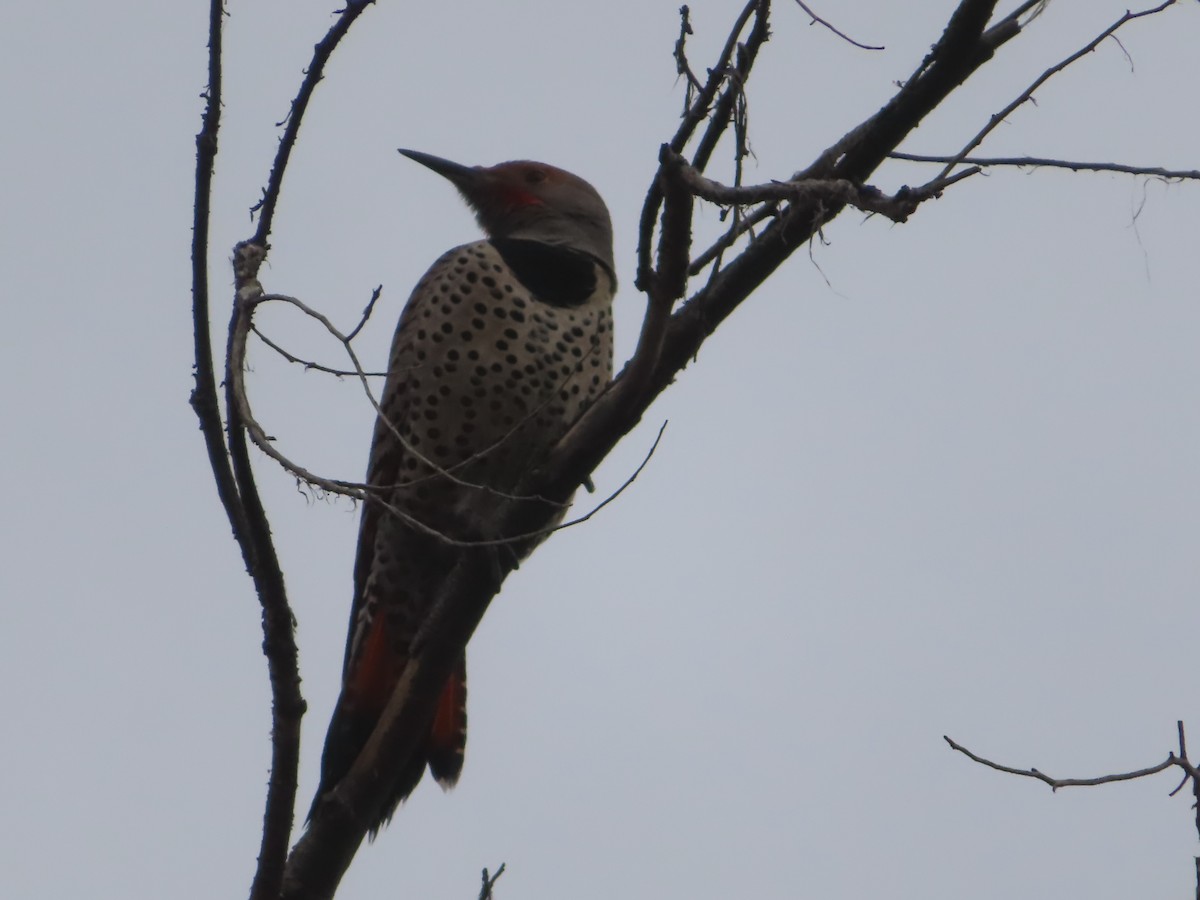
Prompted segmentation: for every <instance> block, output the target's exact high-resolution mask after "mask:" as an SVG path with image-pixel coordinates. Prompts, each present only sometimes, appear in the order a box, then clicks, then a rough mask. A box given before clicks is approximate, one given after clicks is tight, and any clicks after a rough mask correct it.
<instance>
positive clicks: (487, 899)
mask: <svg viewBox="0 0 1200 900" xmlns="http://www.w3.org/2000/svg"><path fill="white" fill-rule="evenodd" d="M503 874H504V863H500V868H498V869H497V870H496V874H495V875H493V876H492V877H491V878H489V877H488V870H487V869H484V870H483V885H482V886H481V887H480V888H479V900H492V896H493V895H492V889H493V888H495V887H496V880H497V879H499V877H500V876H501V875H503Z"/></svg>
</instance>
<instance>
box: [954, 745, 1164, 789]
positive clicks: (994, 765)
mask: <svg viewBox="0 0 1200 900" xmlns="http://www.w3.org/2000/svg"><path fill="white" fill-rule="evenodd" d="M942 738H943V740H945V742H946V743H947V744H949V745H950V747H951V749H953V750H957V751H958V752H959V753H961V754H962V755H963V756H965V757H967V758H968V759H970V760H972V761H973V762H977V763H979V764H980V765H983V766H987V767H988V768H989V769H995V770H996V771H997V772H1007V773H1008V774H1010V775H1021V776H1023V777H1025V778H1036V779H1037V780H1038V781H1041V782H1044V783H1045V784H1048V785H1049V786H1050V789H1051V790H1055V791H1057V790H1058V789H1059V788H1064V787H1094V786H1096V785H1098V784H1112V783H1114V782H1117V781H1133V780H1134V779H1137V778H1145V777H1146V776H1148V775H1157V774H1158V773H1159V772H1164V771H1166V770H1167V769H1169V768H1171V767H1172V766H1177V765H1179V762H1180V760H1179V757H1178V756H1176V755H1175V754H1174V753H1168V754H1167V758H1166V759H1164V760H1163V761H1162V762H1160V763H1159V764H1158V765H1154V766H1148V767H1146V768H1145V769H1136V770H1134V771H1132V772H1117V773H1114V774H1112V775H1100V776H1098V777H1096V778H1051V777H1050V776H1049V775H1047V774H1046V773H1045V772H1039V771H1038V770H1037V769H1015V768H1013V767H1012V766H1006V765H1002V764H1001V763H998V762H992V761H991V760H990V759H984V758H983V757H982V756H977V755H976V754H974V753H972V752H971V751H970V750H968V749H967V748H966V747H964V746H962V745H961V744H959V743H956V742H955V741H953V740H951V739H950V738H949V737H947V736H945V735H943V736H942Z"/></svg>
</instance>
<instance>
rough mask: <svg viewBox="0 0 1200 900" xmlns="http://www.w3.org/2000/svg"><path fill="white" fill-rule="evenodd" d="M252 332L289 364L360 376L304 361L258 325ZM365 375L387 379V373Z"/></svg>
mask: <svg viewBox="0 0 1200 900" xmlns="http://www.w3.org/2000/svg"><path fill="white" fill-rule="evenodd" d="M250 330H251V331H252V332H254V333H255V334H256V335H258V339H259V340H260V341H262V342H263V343H264V344H266V345H267V346H268V347H270V348H271V349H272V350H274V351H275V352H276V353H278V354H279V355H280V356H282V357H283V358H284V359H286V360H287V361H288V362H290V363H295V364H296V365H299V366H303V367H304V368H305V369H306V370H307V369H311V370H312V371H314V372H323V373H325V374H326V375H336V376H337V377H339V378H346V377H352V376H357V375H358V373H357V372H355V371H354V370H353V369H335V368H332V367H331V366H326V365H322V364H321V363H319V362H313V361H312V360H311V359H302V358H301V357H299V356H296V355H295V354H294V353H290V352H289V351H287V350H285V349H284V348H283V347H281V346H279V344H277V343H275V342H274V341H273V340H271V339H270V338H269V337H267V336H266V335H265V334H263V332H262V330H261V329H260V328H259V327H258V326H257V325H251V326H250ZM347 337H349V335H347ZM363 375H365V376H366V377H367V378H386V377H387V372H363Z"/></svg>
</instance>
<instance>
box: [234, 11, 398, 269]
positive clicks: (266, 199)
mask: <svg viewBox="0 0 1200 900" xmlns="http://www.w3.org/2000/svg"><path fill="white" fill-rule="evenodd" d="M374 2H375V0H346V5H345V7H344V8H343V9H342V10H341V12H339V13H338V17H337V21H335V22H334V23H333V26H332V27H331V28H330V29H329V31H327V32H326V33H325V37H323V38H321V40H320V42H319V43H318V44H317V45H316V47H314V48H313V55H312V59H311V60H310V61H309V63H308V67H307V68H306V69H305V70H304V80H303V81H302V82H301V83H300V90H299V91H297V93H296V97H295V99H293V100H292V105H291V107H290V108H289V109H288V114H287V115H286V116H285V117H284V119H283V121H282V122H279V123H278V124H280V125H283V126H284V129H283V134H282V135H280V137H279V147H278V149H277V150H276V151H275V161H274V162H273V163H272V164H271V174H270V175H269V176H268V178H267V186H266V189H265V190H264V191H263V195H262V198H261V199H260V200H259V201H258V202H257V203H256V204H254V206H252V207H251V208H250V214H251V215H252V216H253V215H254V214H255V213H258V230H257V231H255V232H254V237H252V238H250V243H252V244H258V245H260V246H266V243H267V239H268V238H269V237H270V236H271V225H272V223H273V221H274V219H275V207H276V205H277V204H278V203H279V192H280V191H281V190H282V189H283V176H284V173H285V172H286V171H287V164H288V160H289V159H291V157H292V148H293V147H295V146H296V138H297V137H299V136H300V125H301V123H302V122H303V121H304V113H305V110H307V109H308V103H309V101H310V100H312V96H313V92H314V91H316V89H317V85H318V84H320V83H321V79H323V78H324V77H325V66H326V64H327V63H328V62H329V58H330V57H331V56H333V51H334V50H336V49H337V47H338V44H340V43H341V42H342V38H344V37H345V36H346V32H348V31H349V30H350V27H351V26H352V25H353V24H354V23H355V21H356V20H357V19H358V17H359V16H360V15H362V14H363V13H364V12H366V10H367V7H368V6H371V5H372V4H374Z"/></svg>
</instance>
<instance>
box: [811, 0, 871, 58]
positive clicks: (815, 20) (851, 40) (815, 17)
mask: <svg viewBox="0 0 1200 900" xmlns="http://www.w3.org/2000/svg"><path fill="white" fill-rule="evenodd" d="M796 5H797V6H799V7H800V8H801V9H802V10H804V11H805V12H806V13H808V17H809V18H810V19H812V24H813V25H824V26H825V27H826V28H828V29H829V30H830V31H832V32H833V33H834V34H836V35H837V36H838V37H840V38H841V39H842V40H843V41H845V42H846V43H848V44H853V45H854V46H855V47H858V48H859V49H860V50H886V49H887V48H886V47H884V46H882V45H880V46H877V47H875V46H872V45H870V44H863V43H860V42H859V41H856V40H855V39H854V38H852V37H850V36H849V35H847V34H846V33H845V32H842V31H838V29H836V28H835V27H834V26H832V25H830V24H829V22H827V21H825V20H824V19H822V18H821V17H820V16H818V15H817V14H816V13H815V12H813V11H812V8H811V7H810V6H809V5H808V4H807V3H805V2H804V0H796Z"/></svg>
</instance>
